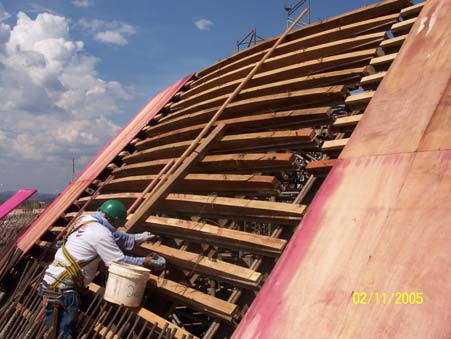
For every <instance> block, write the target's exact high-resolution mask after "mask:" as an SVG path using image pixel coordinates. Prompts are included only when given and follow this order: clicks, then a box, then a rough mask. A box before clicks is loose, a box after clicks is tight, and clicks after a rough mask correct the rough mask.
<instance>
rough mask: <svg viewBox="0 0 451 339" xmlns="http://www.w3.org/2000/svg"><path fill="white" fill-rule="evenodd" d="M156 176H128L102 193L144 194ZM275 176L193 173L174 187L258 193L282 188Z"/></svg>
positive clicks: (191, 189)
mask: <svg viewBox="0 0 451 339" xmlns="http://www.w3.org/2000/svg"><path fill="white" fill-rule="evenodd" d="M155 177H156V175H139V176H127V177H125V178H118V179H114V180H112V181H111V182H110V183H109V184H108V185H106V186H105V187H104V188H103V190H102V192H103V193H106V192H113V191H128V192H142V191H143V190H144V189H145V188H146V186H147V185H148V183H149V182H150V181H152V180H153V179H154V178H155ZM280 185H281V184H280V182H279V181H278V180H277V178H276V177H274V176H264V175H252V174H204V173H191V174H188V175H187V176H185V177H184V179H183V181H180V183H178V184H177V185H175V186H174V190H175V191H177V192H206V191H209V192H211V191H215V192H227V191H229V192H238V191H239V192H258V191H274V190H276V189H277V188H278V187H279V186H280Z"/></svg>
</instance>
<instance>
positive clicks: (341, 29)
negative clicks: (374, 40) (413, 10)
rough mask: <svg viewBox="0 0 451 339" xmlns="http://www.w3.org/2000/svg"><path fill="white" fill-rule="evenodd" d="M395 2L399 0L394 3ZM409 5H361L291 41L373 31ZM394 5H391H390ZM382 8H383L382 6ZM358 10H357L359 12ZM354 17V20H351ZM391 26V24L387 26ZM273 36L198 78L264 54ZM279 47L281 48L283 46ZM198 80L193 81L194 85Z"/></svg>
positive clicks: (310, 42)
mask: <svg viewBox="0 0 451 339" xmlns="http://www.w3.org/2000/svg"><path fill="white" fill-rule="evenodd" d="M395 2H397V3H396V4H395ZM406 4H410V1H409V0H402V1H393V2H392V3H391V4H389V3H388V2H384V3H380V4H377V6H380V5H382V6H383V7H385V8H386V10H380V11H378V12H376V11H372V10H370V9H369V8H368V7H366V8H362V9H361V10H360V12H358V14H353V15H352V16H347V18H346V19H344V17H343V16H337V17H335V18H334V19H331V20H324V21H319V22H317V23H314V24H312V25H309V26H307V27H304V28H301V29H299V30H296V31H294V32H292V33H291V34H289V35H288V39H287V40H288V42H290V41H294V42H295V43H296V44H299V43H302V45H303V46H311V45H314V44H318V43H325V42H328V41H334V40H337V39H340V38H345V37H347V36H355V35H358V34H359V33H360V32H366V31H371V30H372V29H374V28H375V27H381V25H382V24H383V23H389V24H391V23H393V22H395V21H396V20H397V18H398V15H399V10H401V9H402V8H403V7H405V5H406ZM391 5H394V6H392V7H391V8H389V6H391ZM382 6H381V7H379V8H380V9H381V8H382ZM356 13H357V11H356ZM351 18H352V19H351ZM388 27H389V26H388ZM274 41H275V38H274V39H268V40H265V41H263V42H262V43H260V44H258V45H256V46H254V47H252V48H248V49H245V50H243V51H240V52H238V53H235V54H234V55H232V56H230V57H228V58H226V59H224V60H221V61H219V62H217V63H216V64H214V65H212V66H209V67H207V68H205V69H204V70H202V71H199V72H197V74H196V76H197V77H198V78H203V77H205V76H207V75H208V74H210V73H212V72H214V71H216V70H218V69H225V68H227V67H228V65H232V64H234V63H236V62H239V60H244V59H246V58H248V57H249V56H252V55H256V54H258V53H259V54H263V53H264V52H265V51H266V50H267V49H269V48H270V47H271V46H272V44H273V43H274ZM283 46H284V44H282V46H279V48H281V47H283ZM195 84H196V81H194V82H193V85H195Z"/></svg>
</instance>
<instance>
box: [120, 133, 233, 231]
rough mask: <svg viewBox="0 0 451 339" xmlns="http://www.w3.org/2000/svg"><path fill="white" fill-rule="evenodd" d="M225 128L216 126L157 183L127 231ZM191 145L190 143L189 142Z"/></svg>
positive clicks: (148, 210)
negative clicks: (163, 180)
mask: <svg viewBox="0 0 451 339" xmlns="http://www.w3.org/2000/svg"><path fill="white" fill-rule="evenodd" d="M224 130H225V126H224V125H222V124H221V125H218V126H216V127H215V129H214V130H213V131H212V132H211V133H210V134H209V135H208V136H207V137H206V138H204V139H202V140H201V141H200V143H199V144H198V145H197V146H196V145H195V144H193V145H194V146H195V147H193V151H192V153H191V154H189V155H188V156H187V157H186V159H184V161H183V163H181V165H180V166H179V167H178V168H177V169H176V170H175V171H174V172H173V173H172V174H171V175H170V176H169V177H168V178H167V179H166V181H165V182H159V184H161V186H156V187H157V188H158V187H159V188H158V189H157V190H156V191H153V192H151V193H149V194H148V195H147V197H145V198H144V201H143V202H142V203H141V205H140V206H139V207H138V208H137V209H136V211H135V212H134V213H133V215H131V216H130V217H129V219H128V221H127V223H126V225H125V227H126V228H127V229H131V228H132V227H133V226H134V225H135V224H136V223H137V222H138V221H139V220H141V219H145V218H146V217H147V216H149V214H150V213H151V211H152V208H153V206H154V205H155V204H156V203H157V202H158V201H159V200H161V199H164V198H165V197H166V195H167V194H168V193H169V192H170V189H171V186H173V185H176V184H177V183H178V182H180V181H181V180H183V178H184V176H185V175H186V174H188V171H189V170H191V169H192V167H193V166H194V165H195V164H196V163H197V162H199V161H200V160H202V158H203V157H204V156H205V153H206V152H207V150H208V149H209V148H211V147H212V146H213V145H214V144H215V143H216V142H217V141H218V140H219V139H220V138H221V137H222V135H223V134H224ZM190 143H191V142H190Z"/></svg>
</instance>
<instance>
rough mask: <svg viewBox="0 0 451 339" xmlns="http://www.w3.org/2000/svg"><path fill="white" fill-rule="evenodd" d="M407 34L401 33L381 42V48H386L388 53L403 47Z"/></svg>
mask: <svg viewBox="0 0 451 339" xmlns="http://www.w3.org/2000/svg"><path fill="white" fill-rule="evenodd" d="M406 38H407V34H404V35H400V36H397V37H394V38H391V39H387V40H384V41H382V42H381V44H380V46H379V47H380V48H382V49H383V50H384V52H385V53H386V54H391V53H393V52H397V51H398V50H399V48H401V46H402V44H403V43H404V41H406Z"/></svg>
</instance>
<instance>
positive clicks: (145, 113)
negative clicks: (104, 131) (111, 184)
mask: <svg viewBox="0 0 451 339" xmlns="http://www.w3.org/2000/svg"><path fill="white" fill-rule="evenodd" d="M191 77H192V74H190V75H188V76H186V77H184V78H183V79H181V80H179V81H177V82H176V83H175V84H173V85H172V86H170V87H168V88H167V89H166V90H164V91H163V92H161V93H159V94H158V95H157V96H155V97H154V98H153V99H151V100H150V101H149V102H148V103H147V104H146V105H145V106H144V107H143V108H142V109H141V111H140V112H139V113H138V114H137V115H136V116H135V117H134V118H133V119H131V120H130V122H129V123H128V124H127V125H126V126H125V127H124V128H122V130H120V131H119V132H118V134H117V135H116V136H115V137H113V138H112V139H111V140H110V141H109V142H108V143H107V144H106V146H105V147H104V148H103V149H102V150H101V151H100V152H99V153H98V154H97V156H96V157H95V158H94V159H93V160H92V161H91V162H90V163H89V164H88V165H87V166H86V167H85V168H84V170H83V171H82V172H81V173H80V175H79V176H78V177H77V178H76V179H75V180H74V181H73V182H72V183H71V184H70V185H69V186H68V187H67V188H66V189H65V190H64V191H63V192H62V193H61V194H60V195H59V196H58V197H57V198H56V199H55V200H54V201H53V202H52V204H51V205H50V206H49V207H48V208H47V209H46V210H45V211H44V212H43V213H42V214H41V215H40V216H39V218H38V219H36V221H35V222H33V224H32V225H31V226H30V227H29V228H28V229H27V231H26V232H25V233H24V234H23V235H22V236H21V237H20V238H19V239H18V241H17V248H19V249H20V250H22V251H23V252H24V253H26V252H27V251H28V250H29V249H30V248H31V247H32V246H33V244H34V243H35V242H36V241H38V240H39V238H40V237H41V236H42V234H43V233H44V232H45V231H46V230H47V229H49V228H50V227H51V226H52V225H53V223H54V222H55V221H56V220H57V219H58V218H59V217H60V216H61V215H62V214H63V213H64V211H65V210H66V209H67V208H68V207H69V206H70V205H71V204H72V203H73V202H74V201H75V200H76V199H77V198H78V197H79V196H80V194H81V193H82V192H83V191H84V190H85V189H86V188H87V187H88V186H89V185H90V183H91V182H92V181H93V180H94V179H95V178H96V177H97V176H98V175H99V174H100V173H101V172H102V171H103V170H104V169H105V167H106V166H107V165H108V164H109V163H110V162H111V161H112V160H113V159H114V158H115V157H116V156H117V154H118V153H119V152H121V151H122V150H123V149H124V147H126V146H127V145H128V143H129V142H130V141H131V140H133V138H135V137H136V135H137V134H138V133H139V132H140V131H141V130H142V128H144V127H145V126H146V125H147V124H148V123H149V122H150V121H151V120H152V118H153V117H154V116H155V115H156V114H157V113H158V112H159V111H160V110H161V109H162V108H163V106H164V105H166V104H167V103H168V102H169V100H170V99H171V98H172V97H173V96H174V95H175V93H177V92H178V91H179V90H180V89H181V88H182V87H183V86H184V85H185V84H186V82H187V81H188V80H190V79H191Z"/></svg>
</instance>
